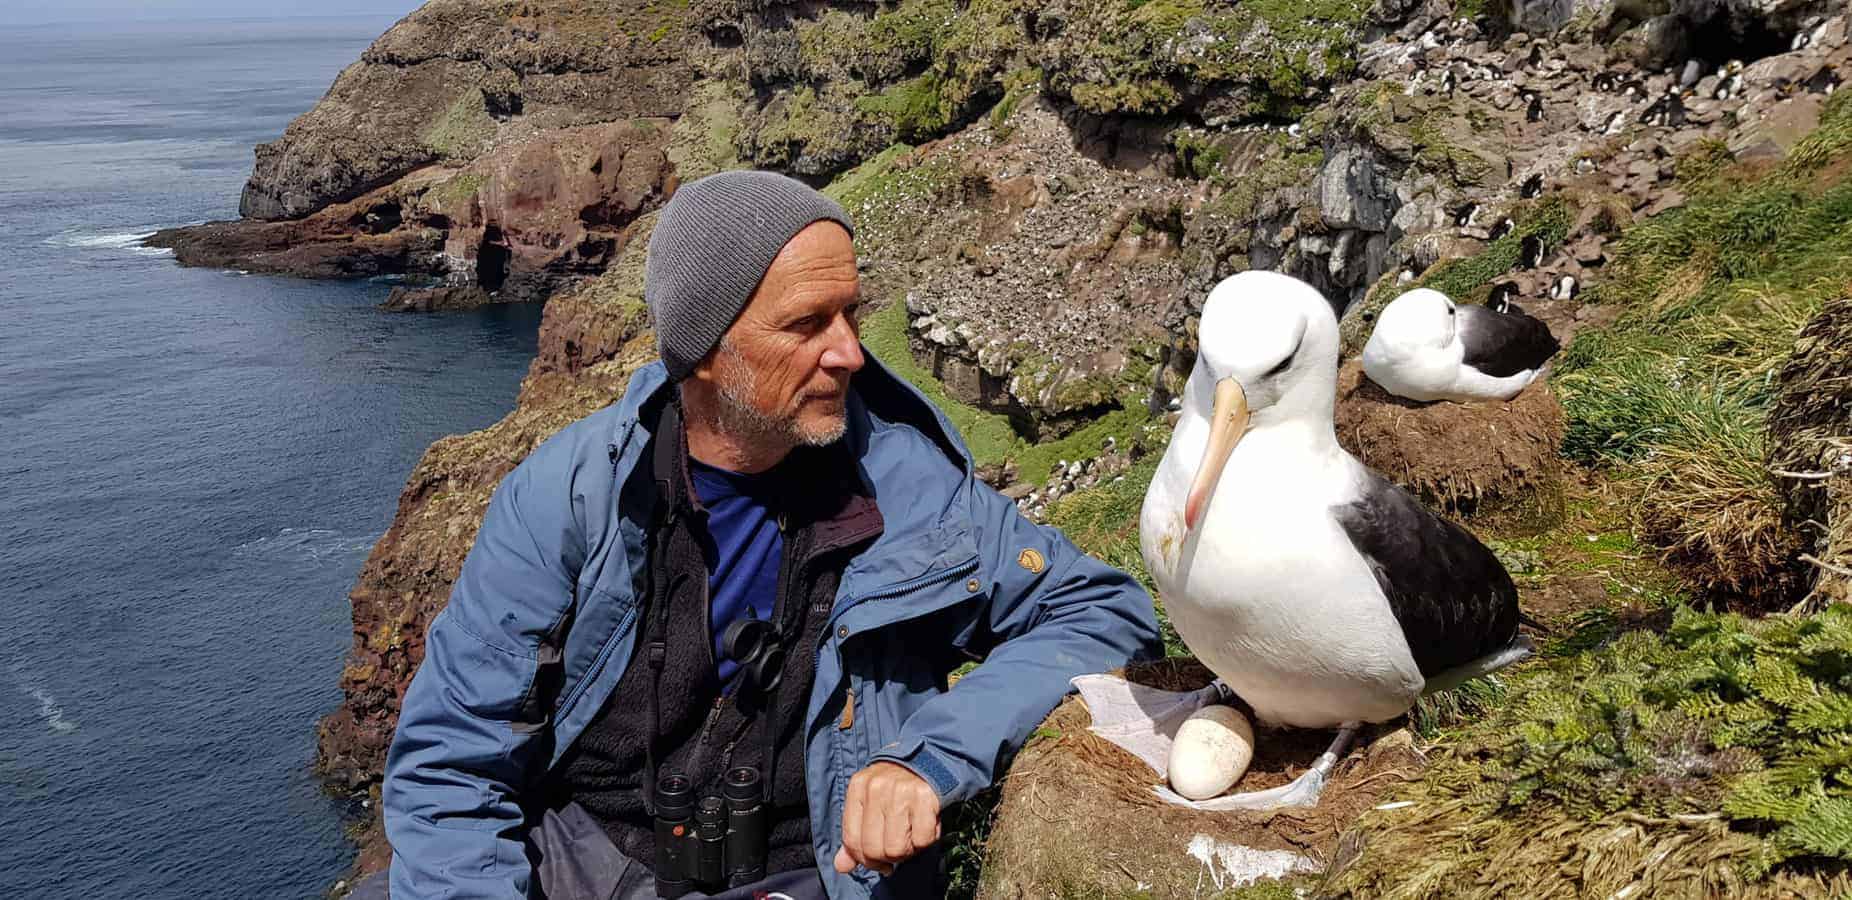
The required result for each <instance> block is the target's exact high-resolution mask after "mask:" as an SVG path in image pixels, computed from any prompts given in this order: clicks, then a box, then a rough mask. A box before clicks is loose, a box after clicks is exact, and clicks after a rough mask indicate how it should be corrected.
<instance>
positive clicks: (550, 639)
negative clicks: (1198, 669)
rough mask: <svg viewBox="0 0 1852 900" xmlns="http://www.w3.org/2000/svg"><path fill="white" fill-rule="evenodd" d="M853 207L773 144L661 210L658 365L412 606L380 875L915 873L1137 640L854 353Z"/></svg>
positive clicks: (1088, 566) (1080, 572) (774, 883)
mask: <svg viewBox="0 0 1852 900" xmlns="http://www.w3.org/2000/svg"><path fill="white" fill-rule="evenodd" d="M852 229H853V226H852V225H851V223H850V221H849V217H848V216H847V214H845V213H844V212H843V210H842V209H841V208H840V207H839V206H838V205H837V204H836V203H835V202H833V201H831V200H829V199H828V198H826V197H824V196H823V195H821V194H819V193H817V192H816V191H813V190H811V189H810V188H809V187H807V186H805V185H803V184H801V183H799V182H797V181H794V180H791V179H789V178H786V177H784V176H782V175H777V174H774V173H767V172H744V171H742V172H725V173H721V174H718V175H713V176H710V177H708V178H704V179H701V180H698V181H695V182H691V183H689V184H687V185H685V186H683V187H682V188H681V190H680V191H678V192H677V193H676V194H675V196H674V197H673V198H672V199H671V200H670V202H669V203H668V204H667V205H666V206H665V207H664V209H663V212H662V215H661V218H660V220H659V222H658V224H657V226H656V229H655V232H654V234H653V235H652V236H651V238H650V244H649V251H648V253H649V255H648V257H647V258H646V264H645V287H644V294H645V298H646V300H647V301H648V305H649V307H650V312H651V316H652V318H653V320H654V323H655V327H656V334H657V345H658V348H659V350H660V351H661V354H662V361H661V362H660V363H656V364H652V365H650V366H648V367H646V368H644V369H643V370H642V371H640V372H639V373H638V374H637V375H636V376H635V377H634V378H633V379H632V380H631V382H630V386H629V388H628V389H627V390H626V392H625V394H624V396H623V398H622V400H621V401H619V402H618V403H616V404H615V405H613V406H610V407H607V408H606V409H604V410H601V411H599V412H597V413H594V414H592V415H590V416H588V417H586V418H584V419H582V420H580V421H578V422H576V423H574V424H573V425H570V426H568V427H567V428H566V429H565V430H564V431H562V432H561V433H560V434H559V435H557V436H556V437H554V438H553V439H551V440H549V441H547V442H546V443H545V444H543V445H541V446H540V447H539V448H537V449H536V450H535V451H534V452H533V453H532V454H531V455H530V456H529V457H528V458H527V460H526V461H525V462H523V463H522V464H521V465H520V466H519V467H518V468H516V469H515V470H514V472H512V473H511V474H510V475H509V476H508V477H507V478H506V479H505V480H504V481H503V482H502V484H501V486H500V487H499V488H498V489H497V491H496V493H495V496H494V498H493V500H492V501H491V503H490V506H489V509H488V512H487V514H486V515H485V517H484V519H483V523H482V530H481V532H480V533H479V534H478V535H477V537H476V543H475V546H474V547H473V549H472V550H471V552H470V554H469V557H468V558H467V560H466V561H465V562H464V565H463V571H462V574H461V576H460V577H459V578H458V580H457V583H456V586H455V589H454V590H453V592H452V594H451V598H450V603H449V606H448V607H447V608H445V610H444V611H443V612H442V613H441V614H440V615H438V616H437V618H436V619H435V620H434V621H433V622H432V623H431V628H430V632H429V634H428V636H427V639H426V644H425V648H426V649H425V659H424V664H423V665H422V666H421V667H420V669H419V671H418V674H417V676H416V677H415V678H414V679H413V680H412V684H411V686H410V688H408V689H407V691H406V695H405V700H404V704H403V708H402V711H401V714H400V717H399V730H398V734H397V737H396V739H395V740H394V742H393V745H392V749H391V753H390V755H389V758H388V760H387V765H386V778H385V785H384V805H385V816H386V829H387V834H388V836H389V837H390V839H391V841H392V845H393V850H394V854H393V861H392V868H391V879H390V881H391V893H392V896H393V897H394V898H398V900H410V898H436V897H445V898H459V897H485V898H486V897H497V898H513V897H522V896H528V895H530V892H531V893H532V894H534V895H540V894H542V893H544V895H545V896H547V897H550V898H553V900H577V898H594V897H595V898H598V900H603V898H606V897H625V898H638V897H655V896H657V895H658V893H659V892H660V893H661V894H662V895H664V896H675V895H683V896H706V895H709V894H711V895H713V896H722V897H729V898H731V897H751V896H754V895H755V894H757V895H759V896H765V895H768V894H777V893H782V894H785V895H788V896H791V897H798V898H803V897H817V898H821V897H823V896H825V895H826V894H827V896H829V897H832V898H836V900H843V898H862V897H869V896H880V897H888V896H896V897H897V896H929V895H933V894H935V893H936V891H937V886H936V875H937V864H936V860H935V859H934V857H935V856H936V854H934V853H931V852H925V851H930V848H932V846H933V844H934V842H935V841H936V840H937V838H938V836H939V813H940V810H941V809H942V808H943V807H944V806H945V805H946V804H949V803H952V802H955V801H959V800H963V799H965V798H967V797H970V796H971V795H972V794H974V793H976V792H977V791H979V790H981V789H983V788H984V787H986V786H988V785H989V784H990V783H991V782H992V780H993V778H994V777H995V776H996V774H997V770H998V766H999V765H1000V762H1001V760H1002V759H1003V757H1004V756H1005V755H1006V754H1007V753H1009V752H1011V751H1012V750H1013V749H1014V748H1016V747H1018V746H1019V745H1020V744H1021V742H1022V740H1023V739H1024V738H1025V736H1026V735H1027V734H1028V732H1029V731H1030V730H1031V729H1033V728H1034V727H1035V726H1036V725H1037V724H1038V723H1039V722H1040V721H1041V720H1042V718H1043V717H1044V716H1046V715H1047V713H1048V712H1049V710H1051V709H1052V708H1053V707H1054V705H1055V704H1056V703H1057V702H1058V701H1059V700H1060V698H1061V696H1062V695H1063V694H1064V693H1065V692H1066V691H1067V689H1068V679H1069V678H1070V677H1072V676H1074V675H1078V674H1082V673H1086V672H1096V671H1102V670H1106V669H1110V668H1113V667H1116V666H1119V665H1121V664H1123V663H1125V662H1126V661H1127V660H1128V659H1131V658H1133V657H1139V656H1144V655H1148V654H1155V653H1157V652H1159V650H1160V645H1159V643H1158V638H1157V626H1156V621H1155V617H1154V615H1153V611H1152V604H1151V600H1150V598H1149V597H1148V596H1147V595H1146V594H1145V593H1144V592H1143V591H1142V590H1141V589H1140V588H1139V587H1138V586H1137V585H1136V584H1135V583H1134V582H1133V581H1132V580H1131V579H1129V578H1127V577H1126V576H1125V575H1124V574H1123V573H1121V572H1118V571H1116V570H1113V569H1111V568H1109V567H1107V566H1105V565H1103V564H1101V563H1099V562H1097V561H1095V560H1093V559H1091V558H1089V557H1087V556H1086V555H1084V554H1082V553H1081V552H1080V551H1079V550H1078V549H1076V548H1075V547H1074V546H1073V545H1072V544H1071V543H1069V542H1068V541H1067V540H1066V539H1065V538H1064V537H1062V536H1061V535H1060V534H1059V533H1058V532H1056V531H1054V530H1053V529H1049V528H1043V527H1038V526H1036V525H1033V524H1031V523H1030V522H1028V521H1027V520H1025V519H1024V518H1022V516H1021V515H1019V514H1018V513H1017V511H1016V509H1015V507H1014V505H1013V504H1011V503H1010V501H1008V500H1007V499H1005V498H1003V497H1002V496H1001V495H999V494H997V493H996V492H995V491H992V490H990V489H989V488H987V487H986V486H984V485H983V484H982V483H980V482H978V481H976V480H975V479H974V477H973V476H972V466H971V460H970V457H969V455H968V454H967V453H966V451H965V450H964V448H963V446H962V444H961V443H960V441H959V438H958V436H957V434H956V432H955V431H954V430H953V429H952V427H951V426H950V425H949V424H948V423H947V422H946V420H945V419H944V418H943V417H942V416H940V415H939V414H938V413H937V412H936V411H935V410H934V409H933V407H932V406H931V404H929V403H928V402H927V401H926V400H925V399H924V398H923V397H922V396H921V395H920V394H919V393H918V392H916V391H914V390H913V389H912V388H910V387H909V386H907V385H906V384H905V383H903V382H901V381H900V380H898V379H897V378H895V377H894V376H893V375H891V374H889V373H888V372H886V371H885V370H884V369H882V368H881V367H880V365H879V364H878V363H874V362H872V361H870V360H869V359H868V357H866V356H865V355H864V351H863V350H862V348H861V345H860V343H859V340H858V335H857V330H856V322H855V312H856V303H857V301H858V299H859V297H860V287H859V281H858V278H857V275H856V261H855V251H854V248H853V245H852V243H851V238H852ZM980 658H981V659H983V660H984V661H983V662H982V663H981V664H979V665H978V666H977V667H976V668H975V669H973V670H972V671H971V672H970V673H968V674H967V675H965V676H964V677H963V678H962V679H960V680H959V681H958V682H957V684H956V685H954V686H951V687H950V688H949V689H948V688H947V685H946V681H947V678H946V676H947V675H948V673H949V672H951V670H953V669H954V668H956V667H957V666H959V665H960V664H961V663H963V662H965V661H967V660H969V659H980ZM754 810H756V812H755V811H754ZM754 816H757V817H758V818H756V819H755V818H753V817H754ZM755 822H756V823H757V824H754V823H755ZM704 842H705V843H704ZM710 853H711V856H707V855H704V854H710ZM702 866H706V867H707V868H705V869H703V868H701V867H702Z"/></svg>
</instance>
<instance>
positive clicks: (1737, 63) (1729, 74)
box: [1711, 59, 1743, 100]
mask: <svg viewBox="0 0 1852 900" xmlns="http://www.w3.org/2000/svg"><path fill="white" fill-rule="evenodd" d="M1742 91H1743V63H1742V61H1741V60H1735V59H1733V60H1730V61H1729V62H1727V63H1724V65H1723V68H1721V69H1718V70H1717V90H1716V91H1715V92H1714V93H1712V94H1711V97H1712V99H1715V100H1728V99H1730V98H1731V97H1734V96H1736V95H1738V94H1740V93H1742Z"/></svg>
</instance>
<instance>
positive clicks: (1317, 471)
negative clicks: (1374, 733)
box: [1139, 272, 1529, 808]
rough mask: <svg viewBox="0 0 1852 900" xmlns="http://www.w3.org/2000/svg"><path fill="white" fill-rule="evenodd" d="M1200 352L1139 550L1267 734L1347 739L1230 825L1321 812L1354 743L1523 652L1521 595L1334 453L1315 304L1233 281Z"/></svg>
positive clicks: (1333, 341)
mask: <svg viewBox="0 0 1852 900" xmlns="http://www.w3.org/2000/svg"><path fill="white" fill-rule="evenodd" d="M1199 336H1200V337H1199V345H1200V350H1199V352H1198V354H1197V358H1196V365H1195V369H1194V370H1193V371H1192V372H1191V373H1190V378H1189V381H1188V382H1187V384H1186V386H1185V388H1184V393H1183V409H1182V414H1181V418H1180V419H1179V421H1178V423H1177V426H1176V430H1175V433H1174V436H1173V437H1172V439H1171V443H1170V446H1169V447H1168V448H1167V449H1166V450H1165V453H1164V458H1163V460H1162V461H1161V462H1160V463H1159V465H1158V470H1157V473H1156V475H1155V476H1154V477H1153V479H1152V482H1151V487H1150V488H1149V490H1148V492H1147V493H1146V495H1145V501H1144V507H1143V509H1142V511H1141V514H1140V518H1139V539H1140V548H1141V550H1142V551H1143V554H1144V559H1145V563H1146V565H1147V566H1148V567H1149V569H1150V571H1151V574H1152V577H1153V578H1154V580H1155V581H1156V583H1157V587H1158V590H1159V593H1160V595H1161V597H1162V599H1163V603H1164V607H1165V609H1166V610H1168V611H1169V613H1170V616H1171V619H1172V621H1173V623H1174V624H1175V625H1176V628H1177V633H1178V635H1179V636H1181V637H1182V638H1183V642H1184V643H1185V644H1186V645H1188V647H1189V649H1190V651H1191V652H1192V653H1194V654H1195V655H1196V657H1197V659H1199V660H1200V661H1202V663H1203V664H1204V665H1206V666H1208V667H1209V669H1210V670H1211V671H1213V672H1214V673H1215V674H1216V676H1217V677H1218V678H1219V679H1220V681H1221V683H1222V684H1224V685H1226V687H1227V688H1229V689H1231V690H1232V691H1233V692H1234V693H1235V694H1236V695H1238V696H1240V697H1241V699H1242V700H1244V701H1246V702H1247V703H1248V705H1249V706H1251V707H1252V708H1253V710H1254V714H1255V715H1256V716H1257V717H1258V718H1259V720H1260V724H1262V725H1264V726H1275V727H1278V726H1290V727H1296V728H1319V729H1323V728H1338V729H1340V731H1339V735H1338V738H1337V740H1336V741H1335V742H1334V743H1333V744H1332V746H1331V748H1330V750H1329V751H1328V752H1327V753H1326V754H1325V755H1324V756H1323V757H1321V758H1320V760H1319V762H1318V764H1317V765H1315V766H1314V768H1313V770H1312V771H1310V772H1307V773H1306V775H1305V776H1303V777H1302V778H1300V779H1299V780H1298V781H1296V782H1294V783H1293V784H1292V785H1289V786H1287V787H1285V788H1279V789H1274V790H1271V791H1265V792H1258V793H1256V794H1251V795H1237V796H1236V797H1233V798H1222V800H1223V801H1235V802H1232V803H1228V804H1226V805H1225V806H1224V807H1222V808H1232V807H1240V806H1254V805H1262V806H1294V805H1310V804H1311V803H1315V802H1316V801H1317V796H1318V792H1319V791H1320V790H1321V789H1322V786H1323V783H1324V779H1325V776H1326V775H1327V774H1328V773H1329V772H1330V770H1331V767H1332V765H1333V764H1335V762H1336V760H1337V759H1338V757H1339V756H1340V755H1342V753H1343V751H1344V749H1345V748H1346V747H1347V746H1348V744H1349V741H1350V739H1351V737H1352V735H1353V733H1354V731H1355V729H1356V727H1357V726H1358V725H1360V724H1361V723H1364V722H1384V721H1388V720H1390V719H1394V718H1395V717H1397V716H1400V715H1402V714H1404V713H1406V712H1407V711H1408V710H1409V708H1410V707H1412V706H1413V705H1414V703H1415V701H1416V700H1417V699H1418V698H1420V697H1421V696H1422V695H1423V694H1424V693H1428V692H1432V691H1434V690H1439V689H1443V688H1447V687H1452V686H1454V685H1456V684H1458V683H1459V682H1461V681H1463V680H1465V679H1466V678H1469V677H1472V676H1475V675H1480V674H1485V673H1487V672H1490V671H1493V670H1495V669H1497V668H1500V667H1502V666H1504V665H1508V664H1510V663H1511V662H1514V661H1516V660H1517V659H1519V658H1521V657H1522V656H1524V655H1525V653H1526V652H1528V649H1529V645H1528V642H1527V641H1525V640H1524V639H1523V638H1521V637H1520V636H1519V634H1518V618H1519V617H1518V597H1517V589H1516V588H1515V587H1514V586H1513V584H1512V581H1511V577H1510V576H1509V575H1507V574H1506V572H1505V570H1504V567H1503V566H1502V565H1500V564H1499V561H1498V559H1497V558H1496V557H1495V556H1494V555H1493V554H1492V552H1491V551H1490V550H1489V549H1487V548H1486V546H1485V545H1484V544H1482V543H1480V542H1479V541H1478V540H1477V539H1476V538H1474V537H1473V536H1472V535H1471V534H1470V533H1468V532H1467V531H1466V530H1465V529H1463V528H1461V527H1459V526H1457V525H1454V524H1452V523H1450V522H1448V521H1446V520H1444V519H1442V518H1440V517H1439V516H1436V515H1434V514H1433V513H1432V512H1430V511H1429V510H1427V509H1426V508H1424V507H1423V506H1422V505H1421V504H1420V503H1419V502H1417V501H1416V500H1415V499H1414V498H1413V497H1412V496H1410V495H1409V494H1408V493H1407V492H1405V491H1403V490H1402V489H1401V488H1399V487H1397V486H1395V485H1393V484H1390V483H1389V482H1388V481H1385V480H1384V479H1383V478H1382V477H1380V476H1378V475H1377V474H1376V473H1375V472H1372V471H1370V470H1369V469H1368V468H1366V467H1365V466H1364V465H1363V464H1362V463H1361V462H1359V461H1358V460H1357V459H1356V457H1354V456H1352V455H1350V453H1348V452H1346V451H1345V450H1344V449H1343V448H1342V447H1340V446H1339V445H1338V442H1337V437H1336V433H1335V431H1334V428H1333V425H1332V414H1333V411H1334V408H1335V402H1336V401H1335V394H1336V387H1337V384H1336V373H1337V358H1338V324H1337V319H1336V318H1335V317H1334V316H1333V315H1332V311H1331V306H1330V304H1328V303H1327V302H1326V301H1325V298H1324V297H1322V296H1320V295H1319V293H1318V292H1317V291H1316V290H1314V289H1313V288H1312V287H1310V286H1309V285H1307V284H1305V283H1304V282H1301V281H1298V280H1297V279H1293V278H1290V277H1287V276H1285V275H1280V274H1277V273H1272V272H1245V273H1242V274H1239V275H1235V276H1233V277H1231V278H1228V279H1226V280H1224V281H1223V282H1222V283H1221V284H1219V285H1217V286H1216V287H1215V289H1214V290H1213V291H1211V292H1210V294H1209V297H1208V300H1207V301H1206V303H1205V304H1204V308H1203V314H1202V320H1201V327H1200V329H1199ZM1205 699H1207V698H1206V697H1205ZM1262 740H1264V737H1263V738H1262ZM1241 797H1248V798H1253V799H1254V800H1257V801H1259V802H1258V803H1246V802H1241V800H1240V798H1241ZM1217 802H1218V801H1210V802H1208V803H1206V804H1201V805H1202V806H1204V807H1206V808H1217V807H1216V803H1217Z"/></svg>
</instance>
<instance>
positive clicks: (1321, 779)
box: [1279, 722, 1361, 806]
mask: <svg viewBox="0 0 1852 900" xmlns="http://www.w3.org/2000/svg"><path fill="white" fill-rule="evenodd" d="M1360 724H1361V723H1358V722H1346V723H1345V724H1344V726H1343V727H1341V728H1339V729H1338V736H1337V737H1335V738H1333V739H1332V741H1331V746H1330V747H1327V748H1325V752H1324V753H1321V754H1319V756H1318V761H1317V762H1315V763H1313V764H1312V768H1311V769H1309V770H1307V771H1306V773H1305V774H1304V775H1301V776H1299V777H1298V778H1295V779H1293V781H1292V783H1291V784H1288V785H1286V790H1285V791H1284V792H1283V793H1282V794H1281V796H1280V798H1279V799H1280V805H1281V806H1317V805H1318V795H1320V794H1322V793H1324V791H1325V779H1327V778H1330V777H1331V770H1332V769H1335V768H1337V765H1338V760H1340V759H1343V758H1344V754H1345V753H1347V752H1349V751H1350V742H1351V741H1352V740H1355V739H1356V737H1357V728H1358V727H1359V725H1360Z"/></svg>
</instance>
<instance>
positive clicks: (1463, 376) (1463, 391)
mask: <svg viewBox="0 0 1852 900" xmlns="http://www.w3.org/2000/svg"><path fill="white" fill-rule="evenodd" d="M1559 349H1561V345H1560V344H1558V343H1557V342H1556V337H1555V336H1554V335H1552V334H1550V328H1549V326H1548V325H1545V324H1543V322H1542V321H1541V320H1539V319H1537V318H1536V317H1534V316H1531V315H1529V314H1527V313H1525V312H1524V310H1522V309H1520V308H1518V306H1516V305H1515V304H1510V303H1506V304H1501V308H1499V309H1492V308H1488V307H1484V306H1460V305H1458V304H1455V303H1454V302H1453V301H1452V300H1449V299H1447V295H1446V294H1443V293H1441V292H1439V291H1436V290H1433V289H1431V288H1416V289H1414V290H1412V291H1409V292H1408V293H1405V294H1403V295H1402V296H1400V297H1397V298H1395V299H1394V300H1392V301H1390V303H1389V305H1388V306H1385V307H1383V311H1382V313H1381V314H1380V315H1378V317H1377V320H1376V330H1374V331H1372V332H1370V340H1369V342H1368V343H1367V344H1365V345H1364V347H1363V373H1364V374H1365V375H1368V376H1369V377H1370V380H1371V381H1374V382H1376V383H1377V384H1379V385H1381V386H1382V388H1383V390H1386V391H1388V392H1389V393H1391V394H1394V395H1396V396H1398V397H1406V398H1408V399H1410V400H1422V401H1428V400H1457V401H1461V402H1471V401H1475V400H1509V399H1511V398H1513V397H1516V396H1517V395H1518V393H1519V392H1520V391H1522V390H1524V388H1526V387H1528V386H1529V385H1530V383H1531V382H1532V381H1533V380H1535V379H1536V377H1537V374H1538V372H1540V371H1541V370H1542V368H1543V364H1544V363H1546V362H1548V361H1549V359H1550V357H1552V356H1554V355H1556V351H1557V350H1559Z"/></svg>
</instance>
